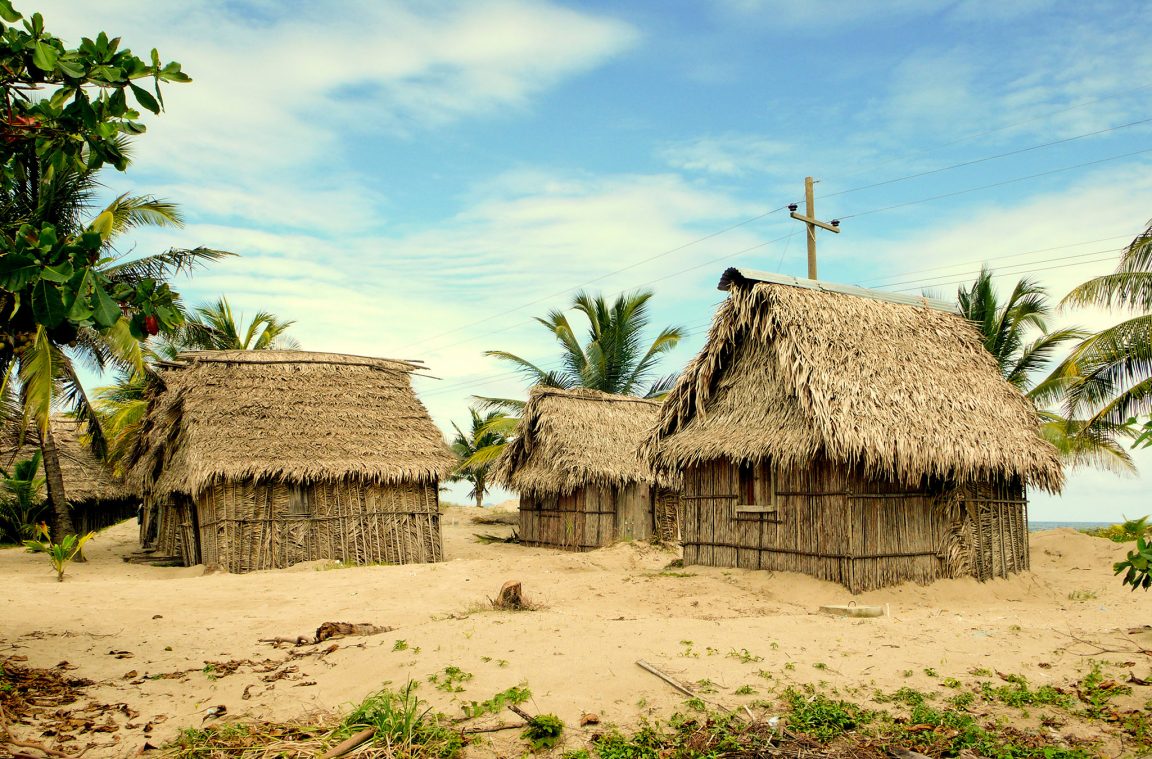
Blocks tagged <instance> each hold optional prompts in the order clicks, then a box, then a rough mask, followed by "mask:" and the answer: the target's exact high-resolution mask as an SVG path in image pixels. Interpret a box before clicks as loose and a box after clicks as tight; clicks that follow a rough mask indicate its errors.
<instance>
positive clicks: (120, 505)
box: [0, 414, 140, 534]
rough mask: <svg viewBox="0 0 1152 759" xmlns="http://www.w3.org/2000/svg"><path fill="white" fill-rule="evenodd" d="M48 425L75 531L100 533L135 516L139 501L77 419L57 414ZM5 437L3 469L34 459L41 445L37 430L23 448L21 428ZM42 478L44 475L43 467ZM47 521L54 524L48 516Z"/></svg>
mask: <svg viewBox="0 0 1152 759" xmlns="http://www.w3.org/2000/svg"><path fill="white" fill-rule="evenodd" d="M49 424H51V425H52V439H53V440H55V441H56V449H57V451H58V452H59V458H60V475H61V479H63V480H64V496H65V498H67V499H68V505H69V507H70V508H71V511H72V524H73V526H74V527H75V528H76V531H77V532H79V533H81V534H83V533H86V532H90V531H92V530H100V529H103V528H105V527H110V526H112V525H114V524H117V523H118V522H123V521H124V520H125V519H129V518H131V517H134V516H136V513H137V510H138V509H139V505H140V499H139V498H137V497H136V494H135V493H133V492H132V491H131V490H130V489H129V488H128V486H127V485H126V484H125V483H124V481H123V480H122V479H121V478H119V477H117V476H116V475H115V474H113V472H112V470H111V469H110V468H109V467H108V466H107V465H106V464H105V463H104V462H102V461H100V460H99V459H97V458H96V457H95V456H93V455H92V449H91V448H90V447H89V445H88V443H87V441H86V440H84V439H83V437H82V434H81V433H82V429H81V427H80V425H79V424H78V423H77V422H76V420H75V419H73V418H71V417H67V416H63V415H59V414H54V415H53V416H52V417H51V419H50V420H49ZM3 437H4V440H3V443H2V445H0V464H2V466H3V467H4V469H11V467H12V465H13V463H15V461H17V460H18V459H28V458H31V457H32V456H33V455H35V453H36V451H37V449H38V448H39V446H40V441H39V432H38V431H37V430H36V429H31V430H28V431H27V432H25V434H24V439H23V445H21V444H20V431H19V429H18V428H14V429H8V430H5V431H4V433H3ZM40 476H41V477H43V476H44V469H43V465H41V469H40ZM45 519H47V520H48V521H52V520H51V517H50V516H49V515H47V514H46V515H45Z"/></svg>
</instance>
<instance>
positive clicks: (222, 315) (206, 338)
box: [177, 296, 300, 351]
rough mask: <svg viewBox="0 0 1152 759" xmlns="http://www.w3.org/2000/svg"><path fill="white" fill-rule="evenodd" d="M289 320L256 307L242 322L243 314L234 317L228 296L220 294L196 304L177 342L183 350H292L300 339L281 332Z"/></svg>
mask: <svg viewBox="0 0 1152 759" xmlns="http://www.w3.org/2000/svg"><path fill="white" fill-rule="evenodd" d="M293 324H295V322H293V321H289V320H286V319H281V318H279V317H277V316H276V315H275V314H273V313H269V312H268V311H257V312H256V314H255V315H254V316H253V317H252V320H251V321H249V322H248V325H247V326H244V324H243V316H241V317H240V319H239V320H238V319H237V317H236V314H235V313H233V311H232V306H231V305H230V304H229V303H228V298H226V297H224V296H221V297H220V298H219V299H217V300H216V302H215V303H206V304H204V305H202V306H197V307H196V309H195V311H194V312H193V313H192V314H191V315H190V316H189V318H188V320H187V321H186V322H185V323H184V326H183V327H182V328H181V331H180V333H179V335H178V336H177V342H178V343H179V344H180V345H181V346H182V347H183V348H184V349H186V350H187V349H194V350H244V351H247V350H256V351H259V350H276V349H288V350H296V349H298V348H299V347H300V343H298V342H297V341H296V340H295V339H294V338H291V337H286V336H285V335H284V332H285V331H287V329H288V328H289V327H291V326H292V325H293Z"/></svg>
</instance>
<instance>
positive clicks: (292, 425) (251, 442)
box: [129, 351, 455, 496]
mask: <svg viewBox="0 0 1152 759" xmlns="http://www.w3.org/2000/svg"><path fill="white" fill-rule="evenodd" d="M419 368H421V367H418V366H417V365H415V364H413V363H410V362H406V361H395V360H390V359H381V358H368V357H363V356H346V355H340V354H335V353H312V352H307V351H196V352H190V353H184V354H181V355H180V356H179V358H178V360H177V361H175V362H168V363H166V364H163V365H162V366H161V367H160V369H159V375H160V382H161V386H162V389H161V390H160V391H159V392H158V393H157V394H156V395H155V396H154V397H153V398H152V400H151V402H150V405H149V410H148V415H147V417H146V419H145V421H144V424H143V430H142V436H141V440H140V442H139V443H137V445H136V448H135V449H134V451H133V452H132V454H131V456H130V463H129V467H130V469H129V474H130V477H131V478H132V479H134V480H136V481H139V482H140V484H141V485H142V487H143V488H144V490H145V492H149V493H151V494H153V495H155V496H163V495H166V494H169V493H172V492H184V493H189V494H192V495H195V494H197V493H199V492H200V491H201V490H203V489H204V488H206V487H208V486H209V485H211V484H212V483H214V482H219V481H225V480H227V481H238V480H247V479H256V480H278V481H286V482H293V483H308V482H317V481H329V482H331V481H339V480H344V479H347V478H352V479H355V480H359V481H363V482H372V483H379V484H396V483H401V482H419V483H427V482H432V481H435V480H437V479H439V478H440V477H442V476H443V475H445V474H446V473H447V472H448V470H449V469H450V468H451V467H452V465H453V464H454V463H455V458H454V457H453V456H452V454H451V452H450V451H449V450H448V448H447V446H446V445H445V444H444V439H443V437H442V436H441V434H440V430H439V429H437V427H436V425H435V424H433V422H432V419H431V417H429V415H428V411H427V409H425V408H424V405H423V404H422V403H420V401H419V399H417V397H416V395H415V393H414V392H413V391H412V384H411V379H410V377H409V375H410V374H411V372H413V371H415V370H417V369H419Z"/></svg>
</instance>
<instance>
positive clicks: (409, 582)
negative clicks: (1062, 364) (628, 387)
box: [0, 507, 1152, 756]
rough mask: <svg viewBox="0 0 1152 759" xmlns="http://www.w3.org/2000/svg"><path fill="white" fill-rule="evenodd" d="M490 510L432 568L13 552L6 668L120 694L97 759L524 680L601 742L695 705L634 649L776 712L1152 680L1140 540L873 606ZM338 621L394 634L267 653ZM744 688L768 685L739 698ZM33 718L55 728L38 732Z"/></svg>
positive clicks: (1055, 549) (111, 536) (450, 518)
mask: <svg viewBox="0 0 1152 759" xmlns="http://www.w3.org/2000/svg"><path fill="white" fill-rule="evenodd" d="M480 513H484V514H490V513H491V510H488V509H485V510H483V512H481V510H478V509H474V508H458V507H453V508H450V509H447V510H446V512H445V514H444V518H443V533H444V543H445V555H446V560H445V561H444V562H443V563H440V564H430V565H405V566H374V567H357V568H331V566H332V564H331V563H326V562H318V563H311V564H308V565H301V566H296V567H293V568H291V569H287V570H278V571H268V572H256V573H251V574H246V575H230V574H226V573H209V574H205V571H204V568H203V567H186V568H166V567H154V566H148V565H139V564H129V563H125V562H124V561H123V560H122V557H123V556H125V555H127V554H130V553H133V552H134V551H136V550H137V544H136V537H137V535H136V529H137V528H136V525H135V524H134V523H125V524H121V525H119V526H116V527H113V528H110V529H108V530H106V531H104V532H102V533H100V534H99V535H98V536H97V538H96V539H95V540H93V541H92V542H91V543H89V547H88V549H87V551H86V553H87V556H88V559H89V560H88V561H87V562H86V563H84V564H80V565H72V566H70V567H69V568H68V573H67V577H66V580H65V581H64V582H63V583H57V582H56V581H55V577H54V575H53V573H52V572H51V571H50V569H49V567H48V563H47V561H46V560H45V558H44V557H43V556H36V555H32V554H28V553H26V552H24V551H23V550H20V549H5V550H0V598H3V610H2V611H0V657H5V658H7V657H10V656H22V657H27V661H26V662H25V664H26V665H28V666H35V667H52V666H54V665H56V664H57V663H58V662H61V661H62V660H66V661H67V662H69V663H70V665H71V666H72V667H75V669H73V670H71V672H70V674H72V675H74V676H78V677H84V678H87V679H90V680H93V681H95V683H96V684H95V685H93V686H91V687H90V688H88V689H87V692H86V695H85V701H86V702H87V701H91V702H94V703H95V704H96V705H118V704H124V705H125V707H123V708H119V709H118V710H117V711H113V712H109V714H110V715H111V719H112V720H113V721H114V722H115V724H116V726H118V727H119V730H116V731H114V732H109V733H101V734H99V735H98V736H95V737H92V738H91V740H92V741H95V742H96V743H97V744H98V745H97V746H96V747H94V748H93V749H92V750H90V751H89V752H88V754H87V756H126V755H133V754H135V753H136V752H137V751H138V750H139V749H140V748H141V747H143V746H144V745H145V744H146V743H148V744H151V745H153V746H159V745H161V744H163V743H164V742H166V741H168V740H171V739H172V738H173V736H174V735H176V733H177V732H178V731H179V730H180V729H181V728H186V727H198V726H200V725H201V724H202V721H203V719H204V717H205V714H206V710H208V709H210V708H213V707H216V706H220V705H222V706H224V707H226V709H227V714H226V718H227V719H246V718H258V719H271V720H280V719H291V718H299V717H307V716H308V715H314V714H315V713H318V712H320V713H325V714H331V713H343V712H346V711H348V710H349V709H350V708H351V705H353V704H356V703H358V702H360V701H361V700H362V699H363V698H364V697H365V696H366V695H368V694H370V693H372V692H374V691H376V690H378V689H380V688H381V687H384V686H385V684H391V687H393V688H396V687H399V686H402V685H403V684H404V683H405V682H407V681H408V680H409V679H412V680H417V681H421V682H422V686H421V687H420V689H419V693H420V695H421V697H423V698H424V699H426V700H427V701H428V702H429V703H430V704H431V705H432V706H434V707H435V708H437V709H439V710H442V711H444V712H445V713H447V714H449V715H451V716H462V714H463V712H462V710H461V704H462V703H466V702H469V701H483V700H484V699H487V698H490V697H491V696H492V695H493V694H495V693H498V692H500V691H503V690H505V689H507V688H509V687H511V686H517V685H525V684H526V685H527V687H528V688H530V689H531V692H532V699H531V701H529V702H528V703H527V704H525V707H524V708H525V709H526V710H527V711H529V712H532V713H554V714H556V715H558V716H559V717H560V718H561V719H562V720H563V721H564V722H565V723H566V724H567V725H568V726H569V730H568V740H569V741H570V742H571V743H570V745H573V746H576V745H581V740H582V739H584V738H586V737H587V735H589V734H590V733H591V731H592V730H594V729H603V725H601V726H599V727H588V728H584V729H581V728H578V727H576V726H577V725H578V724H579V721H580V717H581V715H582V714H584V713H594V714H597V715H599V717H600V719H601V721H602V722H603V723H605V724H616V725H621V726H625V727H627V726H634V725H636V724H638V722H639V721H640V720H641V719H642V718H644V717H661V716H668V715H669V714H671V713H672V712H674V711H676V710H677V709H683V708H684V700H685V696H684V695H683V694H681V693H679V692H677V691H676V690H674V689H673V688H671V687H670V686H668V685H667V684H666V683H664V682H662V681H661V680H660V679H658V678H656V677H655V676H653V675H652V674H650V673H648V672H646V671H645V670H643V669H641V668H640V667H639V666H637V664H636V661H637V660H638V659H644V660H647V661H648V662H650V663H652V664H653V665H655V666H656V667H658V668H660V669H661V670H663V671H664V672H666V673H668V674H670V675H672V676H673V677H675V678H676V679H678V680H680V681H682V682H685V683H689V684H697V683H700V682H701V681H706V684H705V685H702V686H701V685H694V686H693V687H696V688H699V689H700V690H701V691H702V697H703V698H705V699H707V700H709V701H712V702H714V703H716V704H719V705H722V706H725V707H730V708H738V707H740V705H742V704H749V705H755V707H756V708H757V709H758V710H759V711H761V712H762V711H763V709H764V708H766V707H765V706H764V705H763V704H759V705H756V704H755V702H756V701H757V699H769V700H770V699H771V696H769V695H768V694H769V693H771V692H772V690H773V688H774V687H775V688H779V687H781V686H782V685H787V684H789V683H793V684H802V683H823V684H824V687H827V688H836V689H838V690H841V691H843V692H854V693H858V694H860V695H859V698H861V699H864V700H867V698H868V694H870V693H872V692H873V691H874V690H875V689H881V690H884V691H892V690H895V689H897V688H901V687H904V686H910V687H914V688H939V687H940V682H941V680H942V679H943V678H946V677H955V678H959V679H961V680H964V681H966V682H969V681H973V680H974V679H979V677H978V676H976V675H973V674H971V673H972V672H973V671H976V672H977V673H987V671H992V672H996V671H999V672H1005V673H1018V674H1022V675H1024V676H1025V677H1027V678H1028V680H1029V682H1031V683H1033V684H1035V685H1042V684H1054V685H1067V684H1069V683H1071V682H1074V681H1075V680H1076V679H1078V678H1079V677H1082V676H1083V674H1084V673H1085V672H1087V671H1088V669H1089V668H1090V666H1091V664H1090V662H1091V661H1092V660H1104V661H1107V662H1109V666H1110V667H1114V668H1118V669H1117V671H1119V670H1122V669H1123V668H1124V667H1125V666H1126V662H1129V661H1131V662H1134V664H1133V665H1132V666H1131V667H1130V669H1131V670H1132V671H1133V672H1135V673H1136V675H1138V676H1139V677H1144V678H1147V677H1148V676H1149V662H1150V659H1149V657H1148V656H1144V655H1139V654H1128V653H1123V652H1124V651H1132V650H1135V648H1136V646H1137V644H1141V645H1143V647H1145V648H1149V649H1152V641H1150V639H1149V638H1148V637H1144V638H1143V639H1142V640H1138V636H1133V635H1130V634H1128V630H1129V629H1130V628H1133V627H1136V626H1139V625H1144V624H1146V623H1152V594H1148V593H1144V592H1137V593H1131V592H1129V591H1128V590H1126V589H1124V588H1123V587H1121V585H1120V584H1119V582H1118V580H1117V578H1115V577H1114V576H1113V574H1112V569H1111V567H1112V563H1113V562H1114V561H1117V560H1119V559H1121V558H1123V556H1124V553H1125V547H1124V546H1120V545H1116V544H1113V543H1110V542H1107V541H1105V540H1102V539H1099V538H1092V537H1089V536H1086V535H1083V534H1080V533H1077V532H1075V531H1073V530H1070V529H1058V530H1052V531H1048V532H1043V533H1034V534H1032V535H1031V536H1030V537H1031V555H1032V571H1031V572H1028V573H1024V574H1020V575H1017V576H1014V577H1012V578H1011V579H1007V580H1004V579H997V580H994V581H991V582H988V583H979V582H976V581H975V580H970V579H965V580H949V581H942V582H937V583H935V584H933V585H930V586H917V585H903V586H899V587H895V588H889V589H885V590H881V591H876V592H872V593H866V594H863V595H860V596H855V597H854V596H852V595H851V594H849V593H848V592H847V591H846V590H845V589H843V588H841V587H839V586H837V585H833V584H831V583H827V582H822V581H819V580H815V579H813V578H810V577H807V576H803V575H796V574H787V573H771V572H766V571H749V570H739V569H720V568H710V567H684V568H672V569H668V567H669V565H670V564H671V563H672V562H673V561H674V560H676V559H677V558H678V553H677V552H674V551H671V550H668V549H665V548H659V547H653V546H650V545H648V544H643V543H625V544H620V545H616V546H613V547H610V548H606V549H601V550H598V551H593V552H589V553H566V552H562V551H556V550H549V549H537V548H525V547H523V546H520V545H515V544H504V543H490V544H483V543H480V542H477V541H476V540H475V537H474V535H475V534H476V533H489V534H498V535H506V534H508V533H509V532H510V530H511V528H510V527H507V526H503V525H479V524H475V523H473V521H472V518H473V517H474V516H476V515H477V514H480ZM506 580H518V581H520V582H522V583H523V588H524V592H525V594H526V596H527V597H528V598H529V599H530V600H531V601H532V602H533V603H534V604H536V605H537V606H538V607H539V608H538V609H537V610H534V611H523V612H497V611H492V610H490V609H488V608H487V605H488V599H489V598H492V597H495V596H496V594H497V592H498V590H499V589H500V586H501V585H502V583H504V582H505V581H506ZM848 602H855V603H857V604H870V605H880V606H884V607H886V608H888V609H889V610H890V614H889V615H887V616H883V617H879V618H875V619H851V618H838V617H830V616H828V615H825V614H821V613H819V611H818V610H819V607H820V606H821V605H823V604H843V603H848ZM324 622H367V623H372V624H374V625H381V626H389V627H394V628H395V629H394V630H393V631H391V632H387V633H383V634H377V635H371V636H364V637H346V638H341V639H337V640H333V641H331V642H326V643H324V644H321V645H318V646H306V647H300V648H293V647H291V646H283V647H279V648H277V647H274V646H273V645H271V644H268V643H262V642H260V641H261V639H265V638H273V637H276V636H288V637H295V636H297V635H311V634H312V633H313V632H314V631H315V629H316V628H317V627H318V626H319V625H320V624H322V623H324ZM1080 641H1090V642H1091V643H1086V642H1080ZM1092 643H1094V644H1097V645H1098V646H1099V647H1102V648H1105V649H1117V651H1118V652H1116V653H1110V652H1102V651H1100V650H1098V649H1097V648H1095V647H1094V646H1093V645H1092ZM301 653H303V654H304V655H299V654H301ZM448 667H458V668H459V669H460V670H463V671H464V672H467V673H471V675H472V678H471V679H468V680H466V681H463V682H460V683H459V687H461V688H463V690H461V691H459V692H447V691H444V690H440V689H437V688H436V687H435V686H434V685H433V684H432V683H429V682H428V678H429V677H430V676H432V675H438V674H439V675H441V676H442V675H443V672H444V670H445V668H448ZM162 675H163V676H164V677H161V676H162ZM993 679H994V678H993ZM742 686H749V687H750V688H751V689H752V690H754V691H755V693H751V694H744V695H738V694H736V692H735V691H736V690H737V689H740V688H741V687H742ZM1149 698H1152V688H1147V687H1136V688H1134V693H1133V695H1132V696H1131V697H1130V699H1129V700H1130V701H1131V703H1132V704H1135V705H1137V706H1139V705H1141V704H1143V703H1144V702H1145V701H1147V700H1148V699H1149ZM506 714H507V713H506ZM494 719H496V718H492V717H490V718H488V721H489V722H490V721H492V720H494ZM17 729H18V730H24V731H25V732H23V733H22V734H23V735H25V736H27V737H35V736H36V733H35V731H34V730H33V729H32V727H31V726H18V728H17ZM515 739H516V733H515V732H507V733H492V734H490V735H487V736H484V737H482V738H481V739H480V740H479V741H478V742H477V744H476V745H475V746H473V747H472V748H470V749H469V751H470V752H471V755H473V756H488V755H499V754H502V753H504V752H505V751H507V752H508V753H510V754H511V755H518V754H519V753H520V750H522V744H521V749H516V748H512V747H510V746H511V744H506V743H502V741H504V742H507V741H514V740H515ZM45 740H46V739H45ZM82 740H85V739H83V738H82ZM73 745H74V746H77V747H79V746H82V745H84V744H83V743H77V744H73Z"/></svg>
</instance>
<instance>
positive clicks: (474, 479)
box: [449, 408, 515, 508]
mask: <svg viewBox="0 0 1152 759" xmlns="http://www.w3.org/2000/svg"><path fill="white" fill-rule="evenodd" d="M468 411H469V413H470V414H471V416H472V424H471V427H469V429H468V432H467V433H465V432H464V431H463V430H461V429H460V428H459V427H458V426H456V423H455V422H453V423H452V429H454V430H456V437H455V438H454V439H453V440H452V452H453V453H455V454H456V456H457V458H458V459H459V460H460V463H459V464H458V465H457V467H456V470H455V471H454V472H453V473H452V475H451V476H450V477H449V479H450V480H452V481H453V482H461V481H464V482H469V483H471V484H472V490H471V491H469V493H468V497H469V498H474V499H475V500H476V507H477V508H481V507H483V506H484V496H485V494H487V492H488V482H489V481H488V477H489V474H490V471H491V469H492V463H493V462H494V461H495V460H496V457H497V456H498V455H499V452H500V451H501V450H503V448H504V444H505V443H506V442H507V440H508V438H507V435H506V431H507V428H508V422H509V417H507V416H506V415H505V414H504V413H502V412H500V411H490V412H488V413H487V414H486V415H484V416H481V415H480V412H479V411H477V410H476V409H474V408H472V409H468ZM511 422H512V424H513V426H514V425H515V420H511Z"/></svg>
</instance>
